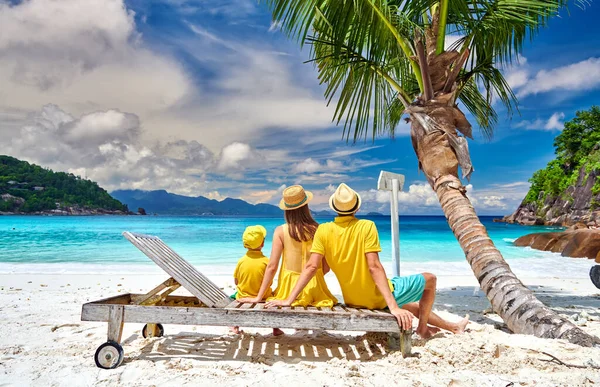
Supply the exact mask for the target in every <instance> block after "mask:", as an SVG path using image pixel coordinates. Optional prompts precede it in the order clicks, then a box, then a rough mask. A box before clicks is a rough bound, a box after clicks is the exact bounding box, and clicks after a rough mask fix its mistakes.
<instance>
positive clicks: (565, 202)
mask: <svg viewBox="0 0 600 387" xmlns="http://www.w3.org/2000/svg"><path fill="white" fill-rule="evenodd" d="M599 176H600V170H593V171H591V172H588V171H586V166H585V165H584V166H582V167H581V169H580V170H579V177H578V179H577V182H576V183H575V185H572V186H570V187H568V188H567V189H566V191H565V192H564V193H562V194H561V195H559V196H551V195H545V193H544V192H540V193H539V197H538V201H537V202H529V203H527V202H526V201H525V200H524V201H523V202H522V203H521V205H520V206H519V208H517V210H516V211H515V212H514V213H513V214H511V215H508V216H505V217H504V218H502V221H503V222H507V223H519V224H523V225H544V224H545V225H553V226H571V225H573V224H576V223H585V224H586V225H588V226H598V225H600V194H597V195H594V194H593V193H592V187H593V186H594V184H595V183H596V180H597V179H598V178H599ZM540 203H541V204H540ZM597 206H599V208H596V207H597Z"/></svg>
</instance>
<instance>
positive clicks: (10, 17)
mask: <svg viewBox="0 0 600 387" xmlns="http://www.w3.org/2000/svg"><path fill="white" fill-rule="evenodd" d="M0 25H2V34H0V56H1V57H2V61H1V62H0V84H2V89H1V90H0V106H2V105H5V106H6V105H9V106H12V107H17V108H25V109H30V110H37V109H39V107H40V106H42V105H44V104H46V103H48V101H51V102H52V103H55V104H57V105H59V106H62V107H64V108H66V109H68V110H69V111H72V112H74V113H75V114H82V113H84V112H87V111H90V110H107V109H112V108H115V107H116V108H119V109H121V110H124V111H135V112H136V114H146V113H149V112H156V111H161V110H164V109H166V108H168V107H170V106H173V105H175V104H176V103H178V102H179V101H181V100H182V99H183V98H184V97H185V96H186V95H187V94H188V93H189V92H190V88H191V85H190V81H189V80H188V77H187V75H186V74H185V72H184V71H183V70H182V68H181V67H180V66H179V65H178V64H177V63H175V62H174V61H173V60H171V59H170V58H167V57H164V56H160V55H157V54H155V53H153V52H152V51H150V50H148V49H147V48H145V47H144V46H143V44H142V41H141V35H140V34H139V33H137V31H136V26H135V22H134V18H133V13H132V12H130V11H128V10H127V9H126V8H125V6H124V4H123V1H122V0H88V1H79V0H62V1H52V0H31V1H26V2H23V3H20V4H18V5H13V6H9V5H8V4H5V3H0Z"/></svg>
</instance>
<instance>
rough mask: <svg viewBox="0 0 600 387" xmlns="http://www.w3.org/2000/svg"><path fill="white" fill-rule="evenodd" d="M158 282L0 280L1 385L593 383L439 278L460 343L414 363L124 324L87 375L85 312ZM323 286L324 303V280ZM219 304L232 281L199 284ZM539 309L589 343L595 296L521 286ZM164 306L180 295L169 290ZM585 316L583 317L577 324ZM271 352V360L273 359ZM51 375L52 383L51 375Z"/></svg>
mask: <svg viewBox="0 0 600 387" xmlns="http://www.w3.org/2000/svg"><path fill="white" fill-rule="evenodd" d="M167 277H168V276H167V275H166V274H164V273H163V274H155V275H147V274H132V273H128V274H122V275H109V274H55V275H49V274H0V313H1V314H2V315H3V317H4V318H3V321H4V323H5V327H6V328H7V329H8V330H7V331H6V334H4V335H1V336H0V372H1V373H2V374H3V382H4V384H3V385H9V386H23V385H56V386H63V385H64V386H67V385H68V386H89V385H115V384H121V385H151V384H152V385H165V386H185V385H189V386H193V385H198V383H199V381H200V380H201V381H202V384H203V385H208V386H220V385H256V386H270V385H283V384H285V385H290V386H296V385H307V384H310V385H328V386H329V385H331V386H349V385H359V386H363V385H383V384H386V383H387V384H389V382H390V380H394V381H395V382H396V383H399V384H401V385H415V384H423V385H431V386H435V385H455V386H458V385H461V386H463V385H466V386H471V385H473V386H474V385H477V386H498V385H507V384H509V383H511V382H513V383H514V385H526V384H528V385H531V384H540V385H586V384H591V383H600V371H598V370H595V369H593V368H591V367H588V368H582V369H574V368H568V367H565V366H562V365H558V364H555V363H549V362H547V361H546V360H549V358H548V357H547V356H545V355H543V354H542V352H547V353H550V354H552V355H554V356H557V357H558V358H559V359H561V360H562V361H564V362H565V363H569V364H577V365H583V366H585V365H586V364H588V365H594V364H598V363H600V361H598V360H597V359H599V358H600V349H595V348H581V347H578V346H575V345H573V344H570V343H566V342H564V341H562V340H547V339H540V338H536V337H532V336H523V335H515V334H510V333H507V332H506V331H505V328H503V326H504V325H503V323H502V322H501V320H500V319H499V317H498V316H497V315H495V314H493V313H491V312H490V310H489V302H488V301H487V298H486V297H485V295H483V293H482V292H481V291H479V290H478V285H477V281H476V279H475V278H474V277H473V276H472V275H471V276H470V277H466V276H465V277H455V276H440V277H439V281H438V283H439V289H438V292H437V299H436V303H435V306H434V310H435V311H436V313H438V314H440V315H441V316H442V317H444V318H447V319H449V320H452V321H457V320H459V319H460V318H461V317H462V316H464V314H467V313H468V314H470V315H471V321H472V322H471V323H470V324H469V326H468V327H467V328H468V330H467V332H466V333H465V334H463V335H456V336H455V335H452V334H450V333H440V334H437V335H436V336H435V337H434V338H433V339H430V340H428V341H424V340H420V339H414V340H413V352H414V353H415V354H418V357H410V358H406V359H405V358H402V356H401V355H400V353H399V352H391V353H389V351H388V349H387V347H386V345H385V342H384V341H382V339H381V337H378V336H376V335H375V336H369V335H367V336H365V335H361V334H360V333H352V334H349V333H348V332H327V333H322V332H316V333H315V332H312V333H311V332H299V333H298V332H296V333H295V332H294V330H290V329H286V328H285V327H281V328H283V330H284V332H285V333H286V334H285V335H284V336H283V337H277V338H274V337H273V336H272V335H271V334H270V333H271V332H270V330H269V329H252V328H244V331H245V333H244V334H243V335H231V334H229V332H228V330H227V328H225V327H206V326H181V325H169V324H165V325H164V327H165V336H164V337H162V338H153V339H144V338H142V337H141V335H140V332H139V331H140V329H141V327H142V324H125V329H124V333H123V348H124V350H125V361H124V363H123V365H121V366H120V367H119V368H117V369H115V370H99V369H98V368H96V366H95V364H94V360H93V355H94V351H95V350H96V348H97V347H98V346H99V345H100V344H102V343H104V342H105V341H106V323H90V322H81V321H80V313H81V305H82V304H83V303H85V302H89V301H95V300H99V299H101V298H104V297H111V296H116V295H119V294H124V293H129V292H132V293H144V292H147V291H149V290H150V289H152V288H153V287H154V286H156V285H157V284H158V283H160V282H161V281H163V280H165V279H166V278H167ZM327 277H328V278H327V282H328V284H329V285H330V287H331V290H332V292H333V293H334V294H335V295H339V293H340V292H339V286H335V285H336V283H337V281H336V280H335V278H334V277H331V276H327ZM211 279H213V280H214V281H215V282H216V283H217V284H218V285H219V286H222V287H224V288H225V291H226V292H229V291H230V290H232V287H233V284H232V280H227V279H226V278H225V277H213V276H211ZM522 280H523V281H524V282H525V283H527V284H528V285H529V286H530V288H531V289H532V290H533V291H534V292H535V293H536V295H537V296H538V297H539V298H540V300H541V301H543V302H544V303H546V304H547V305H549V306H550V307H551V308H552V309H554V310H556V311H558V312H559V313H563V314H565V315H568V316H571V317H572V318H574V319H577V321H576V322H575V323H576V324H578V325H581V327H582V329H584V330H586V331H587V332H589V333H592V334H595V335H600V321H599V320H600V311H599V310H598V308H597V305H598V303H599V302H600V294H598V291H597V289H595V288H594V287H593V285H592V284H591V283H589V281H588V282H587V283H584V282H583V281H582V280H581V279H579V278H571V279H567V278H561V279H554V278H546V279H541V278H522ZM176 294H187V292H186V291H185V290H184V289H183V290H182V289H179V290H178V291H177V292H176ZM586 316H587V317H586ZM275 348H277V350H275ZM51 370H52V371H51Z"/></svg>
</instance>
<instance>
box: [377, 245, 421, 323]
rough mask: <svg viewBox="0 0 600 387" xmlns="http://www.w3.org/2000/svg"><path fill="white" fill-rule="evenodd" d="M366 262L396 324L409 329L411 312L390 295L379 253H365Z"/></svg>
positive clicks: (411, 318)
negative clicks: (396, 321)
mask: <svg viewBox="0 0 600 387" xmlns="http://www.w3.org/2000/svg"><path fill="white" fill-rule="evenodd" d="M365 256H366V258H367V264H368V265H369V272H370V273H371V277H373V281H375V285H376V286H377V289H379V292H380V293H381V295H382V296H383V299H384V300H385V303H386V304H387V306H388V308H389V309H390V313H392V314H393V315H394V316H396V320H398V325H400V327H402V329H410V328H412V320H413V317H414V316H413V314H412V313H410V312H409V311H407V310H404V309H400V307H399V306H398V304H397V303H396V299H395V298H394V296H393V295H392V292H391V291H390V287H389V284H388V279H387V276H386V274H385V269H384V268H383V265H382V264H381V261H380V260H379V253H366V254H365Z"/></svg>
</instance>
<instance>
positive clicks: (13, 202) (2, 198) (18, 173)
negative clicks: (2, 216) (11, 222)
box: [0, 155, 129, 215]
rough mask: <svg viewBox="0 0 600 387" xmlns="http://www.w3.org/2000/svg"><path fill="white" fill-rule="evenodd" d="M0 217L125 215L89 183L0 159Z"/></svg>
mask: <svg viewBox="0 0 600 387" xmlns="http://www.w3.org/2000/svg"><path fill="white" fill-rule="evenodd" d="M0 213H17V214H36V213H37V214H59V215H96V214H127V213H129V211H128V209H127V207H126V206H124V205H123V204H122V203H120V202H119V201H118V200H115V199H113V198H112V197H111V196H110V195H109V194H108V192H106V190H104V189H103V188H101V187H99V186H98V184H96V183H95V182H93V181H90V180H86V179H82V178H81V177H79V176H75V175H73V174H71V173H65V172H53V171H52V170H50V169H46V168H42V167H40V166H39V165H35V164H29V163H28V162H27V161H21V160H18V159H16V158H14V157H10V156H2V155H0Z"/></svg>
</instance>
